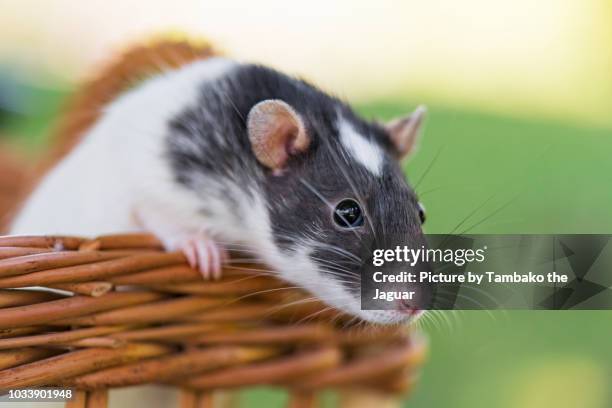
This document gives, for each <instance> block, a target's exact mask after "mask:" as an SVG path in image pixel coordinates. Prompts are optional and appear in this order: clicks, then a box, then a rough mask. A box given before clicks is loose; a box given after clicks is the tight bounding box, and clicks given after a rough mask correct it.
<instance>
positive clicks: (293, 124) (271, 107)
mask: <svg viewBox="0 0 612 408" xmlns="http://www.w3.org/2000/svg"><path fill="white" fill-rule="evenodd" d="M247 130H248V133H249V140H250V142H251V147H252V149H253V153H255V157H257V160H259V162H260V163H261V164H263V165H264V166H266V167H268V168H269V169H271V170H275V171H280V170H282V168H283V167H284V166H285V164H286V163H287V160H288V159H289V157H290V156H291V155H294V154H298V153H300V152H303V151H305V150H306V149H307V148H308V145H309V144H310V138H309V137H308V135H307V134H306V128H305V126H304V122H303V121H302V118H301V117H300V116H299V115H298V114H297V112H295V110H293V108H292V107H291V106H289V105H288V104H287V103H285V102H283V101H281V100H278V99H268V100H265V101H262V102H259V103H258V104H257V105H255V106H253V107H252V108H251V111H250V112H249V116H248V117H247Z"/></svg>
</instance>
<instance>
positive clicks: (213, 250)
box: [135, 209, 228, 280]
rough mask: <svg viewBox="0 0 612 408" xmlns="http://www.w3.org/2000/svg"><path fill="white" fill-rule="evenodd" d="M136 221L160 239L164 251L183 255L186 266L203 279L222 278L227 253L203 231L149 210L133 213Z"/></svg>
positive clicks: (159, 212)
mask: <svg viewBox="0 0 612 408" xmlns="http://www.w3.org/2000/svg"><path fill="white" fill-rule="evenodd" d="M135 219H136V221H137V223H138V224H139V226H140V227H141V228H142V229H144V230H145V231H148V232H151V233H152V234H153V235H155V236H156V237H157V238H159V240H160V241H161V242H162V244H163V245H164V248H166V250H168V251H182V252H183V254H184V255H185V258H187V262H188V263H189V265H190V266H191V267H192V268H194V269H198V270H199V271H200V273H201V274H202V276H203V277H204V279H206V280H209V279H215V280H217V279H220V278H221V274H222V269H223V263H225V262H226V261H227V260H228V252H227V249H226V248H225V247H224V246H223V245H221V244H220V243H218V242H216V241H215V239H214V238H213V237H212V236H211V235H210V233H209V232H208V231H207V230H206V227H202V226H200V227H189V226H187V225H184V224H185V223H180V222H179V219H178V218H175V217H171V216H169V215H167V214H163V212H162V211H152V210H149V209H139V210H137V211H135ZM173 219H174V220H173ZM173 221H174V222H173Z"/></svg>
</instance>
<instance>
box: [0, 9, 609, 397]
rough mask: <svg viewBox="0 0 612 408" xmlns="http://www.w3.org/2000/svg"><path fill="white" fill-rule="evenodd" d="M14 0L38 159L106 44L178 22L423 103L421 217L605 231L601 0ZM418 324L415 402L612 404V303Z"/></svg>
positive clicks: (406, 105)
mask: <svg viewBox="0 0 612 408" xmlns="http://www.w3.org/2000/svg"><path fill="white" fill-rule="evenodd" d="M5 2H6V4H3V6H4V7H3V10H10V11H11V12H9V13H3V16H2V17H0V27H2V28H0V34H2V35H0V96H2V97H1V98H0V115H1V116H0V137H2V138H3V139H5V141H7V140H8V141H10V142H11V144H13V145H15V146H18V147H19V148H20V149H21V150H23V151H25V152H26V154H29V155H31V157H34V156H36V155H37V154H40V153H42V152H44V150H45V147H46V146H47V144H46V143H47V138H46V136H47V135H48V131H49V129H50V128H51V127H52V125H53V120H54V118H56V117H57V114H58V112H59V110H60V109H61V105H62V103H63V101H64V100H65V98H66V97H67V95H68V94H69V93H70V91H71V90H72V89H73V88H74V87H75V84H76V83H77V82H78V80H79V79H80V78H82V77H83V76H84V75H85V73H86V72H88V70H89V68H90V67H92V66H96V65H97V64H99V61H100V60H102V59H104V58H103V57H102V55H109V54H111V53H112V52H113V51H114V50H116V49H117V48H121V47H122V46H123V44H125V43H127V42H129V40H131V39H133V38H141V37H142V36H143V35H145V34H146V33H148V32H156V31H159V30H160V29H165V28H167V27H168V26H171V28H179V29H182V30H184V31H194V32H196V33H198V32H205V33H206V34H207V35H209V36H211V37H209V38H213V39H214V40H216V41H219V42H220V43H221V46H222V47H223V48H225V49H226V50H227V51H228V52H229V53H231V54H233V55H237V56H238V57H241V58H243V57H244V58H249V59H259V60H261V61H263V62H266V63H270V64H272V65H275V66H279V67H281V68H284V69H287V70H289V71H291V72H298V73H303V74H305V75H306V76H307V77H310V78H313V79H314V80H315V81H316V82H318V83H322V84H323V85H324V86H325V87H326V88H328V89H332V90H333V91H334V92H336V93H339V94H341V95H343V96H346V97H347V98H348V99H349V100H351V101H352V102H354V104H355V105H356V106H357V108H358V109H359V110H360V111H361V112H362V113H363V114H364V115H366V116H368V117H372V118H379V119H388V118H392V117H394V116H398V115H401V114H403V113H405V112H406V111H408V110H410V109H412V108H414V106H415V105H416V104H417V103H426V104H427V105H428V106H429V109H430V115H429V117H428V120H427V123H426V129H425V138H424V139H423V142H422V144H421V146H420V149H419V152H418V154H417V155H416V156H415V157H414V159H412V160H411V161H410V162H409V163H407V166H406V172H407V174H408V177H409V178H410V180H411V181H412V183H413V185H416V186H417V187H416V189H417V192H418V193H419V195H420V196H421V199H422V201H423V202H424V204H425V206H426V208H427V214H428V220H427V224H426V230H427V232H430V233H447V232H450V231H455V232H469V233H496V234H502V233H612V216H611V208H612V159H611V157H612V112H611V109H610V108H611V107H612V4H611V3H610V2H609V1H600V0H588V1H578V0H576V1H570V0H558V1H529V2H528V1H526V0H525V1H524V0H520V1H517V2H513V3H509V2H497V1H488V2H484V1H479V0H469V1H466V2H461V5H458V3H459V2H445V1H432V2H422V1H421V2H419V3H418V2H412V1H407V2H394V1H382V2H380V3H379V4H377V5H376V6H373V5H372V4H373V3H372V2H346V1H345V2H338V3H334V4H328V3H330V2H323V1H315V2H313V3H312V4H310V5H308V6H304V5H302V6H300V7H298V8H296V9H294V10H288V9H286V8H283V7H282V6H281V3H278V2H274V1H264V2H262V3H261V4H258V6H257V7H255V6H252V7H250V6H249V5H248V4H249V3H248V2H241V1H226V2H223V5H221V4H217V2H209V3H205V4H204V3H202V2H197V1H184V2H173V6H172V10H173V13H170V12H169V11H168V9H167V7H168V6H167V2H161V1H151V2H149V3H148V4H147V7H145V8H143V7H142V5H143V3H142V2H140V3H139V2H132V1H128V2H125V7H124V8H117V5H118V4H119V3H117V2H109V3H111V6H105V5H104V4H103V3H102V2H91V3H90V2H86V3H87V4H88V6H87V7H89V8H88V9H86V6H83V5H79V4H80V3H76V2H69V1H57V2H50V4H51V5H49V4H45V5H44V6H43V5H41V3H40V2H38V3H34V2H29V1H22V2H12V4H11V1H8V2H7V1H6V0H0V3H5ZM331 3H333V2H331ZM400 3H401V4H400ZM424 3H427V4H424ZM112 4H114V6H112ZM139 5H140V6H139ZM113 7H114V8H113ZM255 8H256V9H257V10H255ZM349 8H350V10H351V13H347V12H346V11H347V10H348V9H349ZM262 9H263V10H265V11H261V10H262ZM194 10H195V11H194ZM237 10H239V11H240V13H241V14H240V15H239V16H237V15H236V12H237ZM94 11H95V12H94ZM48 16H50V17H51V18H47V17H48ZM194 16H195V17H194ZM211 16H212V17H211ZM313 23H316V24H315V25H314V28H313ZM399 23H401V24H399ZM415 27H416V28H415ZM281 30H282V31H281ZM411 30H412V31H411ZM321 31H322V32H323V37H324V40H323V39H322V37H320V36H321V33H320V32H321ZM279 32H280V33H281V34H283V35H278V34H279ZM245 38H246V39H248V41H247V40H246V39H245ZM372 38H374V40H372ZM253 43H256V46H254V47H249V46H248V45H249V44H253ZM296 44H299V46H298V45H296ZM382 45H384V46H382ZM296 47H297V48H299V49H300V52H295V50H296ZM364 54H365V55H366V57H367V58H366V57H364ZM280 55H282V57H281V56H280ZM351 64H353V65H351ZM422 326H423V327H422V329H423V330H424V331H425V332H426V333H427V335H428V337H429V339H430V342H431V352H430V357H429V361H428V363H427V365H426V367H425V369H424V371H423V373H422V377H421V380H420V383H419V385H418V388H417V389H416V390H415V393H414V395H413V396H412V397H411V398H410V399H409V400H408V401H407V402H406V406H408V407H416V408H421V407H453V408H455V407H456V408H479V407H487V408H488V407H501V408H505V407H508V408H510V407H512V408H515V407H516V408H519V407H520V408H531V407H534V408H535V407H538V408H548V407H551V408H552V407H554V408H565V407H568V408H570V407H571V408H574V407H579V408H609V407H612V311H609V312H608V311H597V312H596V311H558V312H553V311H512V312H494V313H488V312H448V313H444V314H438V315H436V316H435V317H434V318H430V319H426V321H424V322H423V323H422ZM244 398H246V399H247V400H248V402H249V403H250V406H262V407H264V406H265V407H268V406H280V405H281V404H282V402H283V401H284V400H285V396H284V395H283V394H282V393H279V392H277V391H275V390H271V389H270V390H269V389H258V390H252V391H248V392H246V393H245V394H244Z"/></svg>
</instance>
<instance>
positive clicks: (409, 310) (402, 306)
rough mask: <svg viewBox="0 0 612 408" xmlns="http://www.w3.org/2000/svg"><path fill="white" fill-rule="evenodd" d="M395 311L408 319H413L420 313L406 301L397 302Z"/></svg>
mask: <svg viewBox="0 0 612 408" xmlns="http://www.w3.org/2000/svg"><path fill="white" fill-rule="evenodd" d="M397 310H398V311H399V312H401V313H404V314H407V315H408V316H410V317H414V316H415V315H417V314H418V313H419V312H420V309H419V308H418V307H416V306H415V305H413V304H412V303H411V302H410V301H409V300H407V299H400V300H398V302H397Z"/></svg>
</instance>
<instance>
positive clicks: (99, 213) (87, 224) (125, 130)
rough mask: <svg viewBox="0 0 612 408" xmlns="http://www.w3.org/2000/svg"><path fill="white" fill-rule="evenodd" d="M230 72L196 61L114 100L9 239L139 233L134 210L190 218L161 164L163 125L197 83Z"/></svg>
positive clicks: (222, 63)
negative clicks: (59, 235) (33, 235)
mask: <svg viewBox="0 0 612 408" xmlns="http://www.w3.org/2000/svg"><path fill="white" fill-rule="evenodd" d="M232 66H233V63H232V62H230V61H228V60H225V59H221V58H213V59H208V60H205V61H201V62H197V63H194V64H191V65H188V66H185V67H183V68H181V69H179V70H177V71H173V72H169V73H167V74H165V75H161V76H159V77H156V78H154V79H151V80H149V81H148V82H147V83H145V84H143V85H142V86H139V87H137V88H135V89H134V90H132V91H130V92H128V93H126V94H124V95H123V96H121V97H120V98H118V99H117V100H116V101H115V102H113V103H112V104H111V105H109V106H108V107H107V108H106V110H105V112H104V114H103V116H102V118H101V119H100V120H99V121H98V123H97V124H96V125H95V126H93V128H92V129H91V130H90V131H89V132H88V133H87V134H86V135H85V136H84V137H83V140H82V142H81V143H80V144H79V145H78V146H77V147H76V148H75V149H74V150H73V151H72V152H71V153H70V154H69V155H68V156H67V157H66V158H65V159H64V160H63V161H62V162H60V163H59V164H58V165H57V166H56V167H55V168H54V169H53V170H52V171H51V172H50V173H49V174H48V175H47V176H46V177H45V178H44V179H43V181H42V182H41V184H40V185H39V186H38V188H37V189H36V191H35V192H34V193H33V194H32V196H31V197H30V198H29V200H28V201H27V202H26V204H25V206H24V207H23V209H22V211H21V213H20V214H19V215H18V217H17V218H16V220H15V222H14V224H13V226H12V229H11V233H12V234H57V233H62V234H80V235H85V236H92V235H99V234H105V233H116V232H117V231H130V230H134V229H138V228H139V225H138V223H137V222H136V219H135V218H134V211H135V210H136V209H137V208H138V207H141V206H142V207H144V208H143V211H146V209H147V208H148V207H149V206H150V205H153V203H155V204H154V206H155V208H154V209H153V210H161V211H162V213H164V212H171V213H173V214H172V215H176V214H179V215H183V216H187V215H189V216H191V215H192V214H193V212H194V211H193V209H194V208H195V206H196V205H197V203H196V202H195V199H194V198H193V197H192V196H191V195H189V194H186V193H185V192H183V191H181V190H180V189H179V188H177V187H176V184H175V183H174V182H173V181H172V179H171V175H170V171H169V168H168V166H167V165H164V164H163V163H161V160H162V157H161V155H162V148H163V140H164V138H165V137H166V136H167V131H168V130H167V129H168V128H167V124H168V121H169V120H170V119H171V118H172V117H173V116H175V115H176V114H177V113H179V112H180V111H181V110H183V109H185V107H187V106H189V105H191V104H193V103H195V102H196V100H197V92H198V86H197V85H198V84H201V83H202V82H203V81H206V80H213V79H215V78H217V77H218V76H220V75H222V74H223V73H225V72H227V71H228V70H229V69H231V67H232ZM151 198H155V199H154V200H151ZM159 199H162V201H161V202H159V201H158V200H159ZM169 216H170V215H169ZM181 218H182V217H181ZM176 222H177V220H175V219H174V217H173V223H176Z"/></svg>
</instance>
